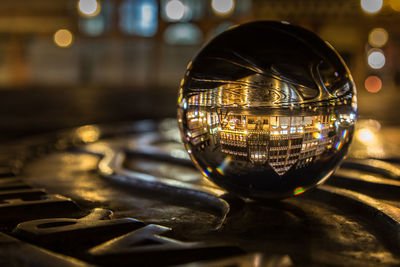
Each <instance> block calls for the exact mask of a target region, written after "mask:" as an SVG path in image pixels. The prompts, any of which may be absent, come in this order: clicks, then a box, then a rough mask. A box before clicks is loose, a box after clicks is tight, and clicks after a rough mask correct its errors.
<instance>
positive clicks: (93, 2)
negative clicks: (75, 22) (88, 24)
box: [78, 0, 101, 17]
mask: <svg viewBox="0 0 400 267" xmlns="http://www.w3.org/2000/svg"><path fill="white" fill-rule="evenodd" d="M100 9H101V7H100V3H99V2H98V1H97V0H79V2H78V10H79V13H80V14H81V15H82V16H84V17H94V16H97V15H98V14H99V12H100Z"/></svg>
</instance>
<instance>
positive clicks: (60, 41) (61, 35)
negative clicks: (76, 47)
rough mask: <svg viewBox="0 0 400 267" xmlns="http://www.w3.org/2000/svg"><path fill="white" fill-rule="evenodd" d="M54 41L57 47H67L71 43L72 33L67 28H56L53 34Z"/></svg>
mask: <svg viewBox="0 0 400 267" xmlns="http://www.w3.org/2000/svg"><path fill="white" fill-rule="evenodd" d="M53 40H54V43H55V44H56V45H57V46H59V47H69V46H70V45H71V44H72V40H73V36H72V33H71V32H70V31H69V30H67V29H60V30H58V31H57V32H56V33H55V34H54V36H53Z"/></svg>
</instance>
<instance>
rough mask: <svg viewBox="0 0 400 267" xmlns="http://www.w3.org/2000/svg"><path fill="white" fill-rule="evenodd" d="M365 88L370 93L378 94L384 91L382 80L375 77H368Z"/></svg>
mask: <svg viewBox="0 0 400 267" xmlns="http://www.w3.org/2000/svg"><path fill="white" fill-rule="evenodd" d="M364 87H365V89H366V90H367V91H368V92H370V93H377V92H379V91H380V90H381V89H382V80H381V79H380V78H379V77H378V76H375V75H371V76H368V77H367V78H366V79H365V81H364Z"/></svg>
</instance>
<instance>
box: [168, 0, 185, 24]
mask: <svg viewBox="0 0 400 267" xmlns="http://www.w3.org/2000/svg"><path fill="white" fill-rule="evenodd" d="M165 14H166V15H167V17H168V18H169V19H170V20H175V21H179V20H181V19H183V17H184V16H185V5H184V4H183V3H182V2H181V1H179V0H170V1H168V2H167V4H166V5H165Z"/></svg>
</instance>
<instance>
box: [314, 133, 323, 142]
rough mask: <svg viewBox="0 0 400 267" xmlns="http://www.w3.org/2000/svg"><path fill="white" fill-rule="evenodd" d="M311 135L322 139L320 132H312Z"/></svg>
mask: <svg viewBox="0 0 400 267" xmlns="http://www.w3.org/2000/svg"><path fill="white" fill-rule="evenodd" d="M313 137H314V138H316V139H319V140H321V139H323V136H322V134H320V133H318V132H315V133H313Z"/></svg>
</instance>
